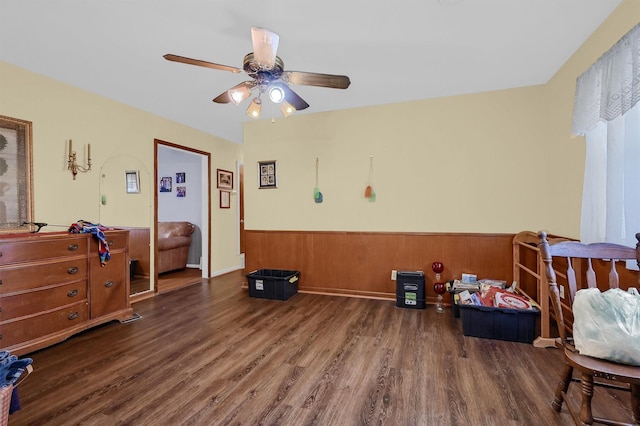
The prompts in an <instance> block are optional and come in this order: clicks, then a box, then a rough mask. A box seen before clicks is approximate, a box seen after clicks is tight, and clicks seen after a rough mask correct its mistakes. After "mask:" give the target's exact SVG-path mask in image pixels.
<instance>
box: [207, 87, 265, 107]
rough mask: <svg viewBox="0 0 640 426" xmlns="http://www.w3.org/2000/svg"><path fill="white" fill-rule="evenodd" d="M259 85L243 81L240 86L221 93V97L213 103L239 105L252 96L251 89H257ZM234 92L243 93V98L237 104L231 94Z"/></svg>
mask: <svg viewBox="0 0 640 426" xmlns="http://www.w3.org/2000/svg"><path fill="white" fill-rule="evenodd" d="M257 84H258V83H257V82H256V81H243V82H242V83H240V84H236V85H235V86H233V87H232V88H231V89H229V90H226V91H224V92H222V93H220V95H218V96H217V97H216V98H215V99H214V100H213V102H215V103H218V104H228V103H229V102H233V103H234V104H236V105H237V104H239V103H240V102H242V101H243V100H245V99H247V98H248V97H249V96H250V95H251V89H253V88H254V87H256V85H257ZM233 92H238V93H242V94H243V96H242V97H241V98H240V99H239V100H238V101H237V102H234V101H233V99H232V98H231V94H232V93H233Z"/></svg>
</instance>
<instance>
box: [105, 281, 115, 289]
mask: <svg viewBox="0 0 640 426" xmlns="http://www.w3.org/2000/svg"><path fill="white" fill-rule="evenodd" d="M104 286H105V287H106V288H109V287H113V281H107V282H106V283H104Z"/></svg>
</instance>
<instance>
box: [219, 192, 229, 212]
mask: <svg viewBox="0 0 640 426" xmlns="http://www.w3.org/2000/svg"><path fill="white" fill-rule="evenodd" d="M220 208H221V209H229V208H231V191H224V190H220Z"/></svg>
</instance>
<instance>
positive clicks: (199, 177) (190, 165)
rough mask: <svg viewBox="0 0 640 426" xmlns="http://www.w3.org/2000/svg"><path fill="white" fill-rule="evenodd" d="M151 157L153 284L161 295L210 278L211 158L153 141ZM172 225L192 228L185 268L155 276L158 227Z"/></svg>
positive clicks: (199, 152) (208, 155)
mask: <svg viewBox="0 0 640 426" xmlns="http://www.w3.org/2000/svg"><path fill="white" fill-rule="evenodd" d="M154 155H155V165H154V174H155V183H154V186H155V191H154V193H155V196H154V227H155V228H154V231H155V232H154V236H155V237H154V238H155V245H154V246H155V256H154V259H155V268H154V282H155V289H156V292H157V293H164V292H167V291H172V290H175V289H177V288H182V287H185V286H187V285H191V284H195V283H200V282H202V279H203V278H208V277H209V274H210V270H211V256H210V253H209V247H211V231H210V218H211V212H210V205H211V201H210V195H209V194H211V154H210V153H208V152H204V151H199V150H196V149H193V148H189V147H185V146H181V145H177V144H174V143H170V142H165V141H161V140H158V139H156V140H155V144H154ZM161 181H162V182H163V186H162V188H160V182H161ZM167 184H168V185H167ZM171 221H185V222H190V223H192V224H193V225H194V232H193V233H192V234H191V246H190V247H189V255H188V258H187V265H186V268H181V269H176V270H173V271H167V272H163V273H158V271H159V269H158V223H159V222H171Z"/></svg>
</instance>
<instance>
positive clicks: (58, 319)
mask: <svg viewBox="0 0 640 426" xmlns="http://www.w3.org/2000/svg"><path fill="white" fill-rule="evenodd" d="M86 320H87V304H86V303H85V302H81V303H77V304H75V305H72V306H67V307H65V308H63V309H59V310H57V311H53V312H49V313H45V314H42V315H38V316H35V317H28V318H23V319H18V320H16V321H9V322H4V323H3V324H2V325H1V326H0V330H1V332H2V336H1V337H0V347H3V348H6V347H9V346H13V345H16V344H18V343H23V342H27V341H29V340H33V339H38V338H41V337H43V336H46V335H48V334H52V333H55V332H58V331H62V330H64V329H66V328H69V327H75V326H78V325H81V324H82V323H83V322H84V321H86Z"/></svg>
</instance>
